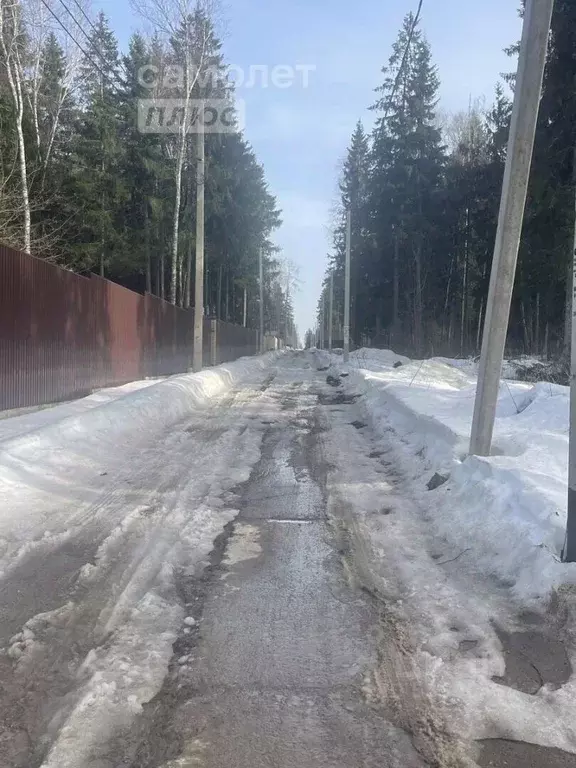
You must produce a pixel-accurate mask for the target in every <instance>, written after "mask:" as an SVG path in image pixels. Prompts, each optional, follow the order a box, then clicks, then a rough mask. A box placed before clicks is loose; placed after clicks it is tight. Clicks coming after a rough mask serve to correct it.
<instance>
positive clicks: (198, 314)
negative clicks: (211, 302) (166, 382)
mask: <svg viewBox="0 0 576 768" xmlns="http://www.w3.org/2000/svg"><path fill="white" fill-rule="evenodd" d="M203 114H204V108H203V106H202V105H201V115H202V117H201V118H200V120H199V122H198V133H197V136H196V140H197V146H198V158H197V161H196V273H195V279H194V350H193V360H192V370H193V371H194V372H195V373H197V372H198V371H201V370H202V347H203V330H204V175H205V171H206V168H205V165H206V163H205V157H204V122H203Z"/></svg>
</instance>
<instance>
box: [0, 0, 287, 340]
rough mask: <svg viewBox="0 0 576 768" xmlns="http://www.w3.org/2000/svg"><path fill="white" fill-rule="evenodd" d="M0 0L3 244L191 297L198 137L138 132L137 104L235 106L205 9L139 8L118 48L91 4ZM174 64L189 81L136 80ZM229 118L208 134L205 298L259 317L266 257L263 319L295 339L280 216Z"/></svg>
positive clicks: (251, 319) (158, 4) (170, 297)
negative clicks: (141, 30) (135, 23)
mask: <svg viewBox="0 0 576 768" xmlns="http://www.w3.org/2000/svg"><path fill="white" fill-rule="evenodd" d="M0 2H1V6H0V7H1V11H2V13H1V14H0V243H3V244H5V245H9V246H12V247H14V248H18V249H21V250H25V251H27V252H29V253H31V254H32V255H34V256H36V257H39V258H43V259H48V260H50V261H53V262H55V263H57V264H59V265H61V266H63V267H65V268H67V269H70V270H74V271H77V272H80V273H86V272H90V271H93V272H97V273H98V274H100V275H102V276H104V277H106V278H109V279H110V280H113V281H116V282H119V283H121V284H123V285H125V286H127V287H129V288H131V289H133V290H136V291H139V292H144V291H147V292H149V293H153V294H155V295H157V296H159V297H161V298H163V299H166V300H167V301H170V302H172V303H174V304H178V305H179V306H182V307H184V308H188V307H190V303H191V296H192V297H193V295H194V256H195V246H196V244H195V231H196V181H197V149H196V143H197V138H196V135H195V134H194V132H192V131H191V130H189V124H187V123H186V122H184V121H182V126H181V128H180V129H178V130H175V131H174V132H172V133H147V132H142V131H141V130H139V124H138V114H137V112H138V103H139V100H141V99H150V98H153V99H165V98H176V97H177V98H178V99H180V102H181V103H184V104H185V106H186V108H188V107H189V106H190V105H191V104H193V103H195V100H198V99H209V98H211V97H214V96H218V98H220V99H224V100H228V101H229V102H230V107H231V110H234V89H233V85H232V83H231V82H230V80H229V78H228V77H227V67H226V62H225V59H224V55H223V52H222V44H221V41H220V40H219V38H218V35H217V33H216V26H217V25H216V23H215V22H214V19H213V13H212V12H211V9H210V7H209V6H208V5H202V4H201V3H200V4H198V3H197V2H196V0H149V1H148V0H145V1H144V2H142V3H140V4H136V3H135V4H134V9H135V11H136V13H137V18H139V19H140V21H141V22H142V26H143V27H146V28H149V29H150V32H149V33H147V34H146V35H144V34H134V35H133V36H132V37H131V39H130V41H129V45H128V48H127V50H126V51H121V50H120V46H119V42H118V40H117V38H116V36H115V34H114V31H113V29H111V26H110V23H109V21H108V19H107V18H106V16H105V15H104V14H103V13H102V12H100V13H99V14H97V15H94V14H93V13H92V12H91V9H90V6H89V5H87V4H86V3H85V0H68V2H66V1H65V0H0ZM171 66H177V67H179V68H180V70H181V71H183V72H184V76H183V82H177V83H172V82H170V81H169V82H166V78H163V77H162V76H161V75H160V76H159V77H157V78H156V79H155V81H154V82H153V83H152V86H151V85H150V83H148V82H146V81H145V80H143V77H142V72H143V71H156V72H159V73H162V72H166V71H169V69H170V67H171ZM143 68H144V69H143ZM208 75H209V76H208ZM151 88H152V90H151ZM232 128H233V129H232V130H231V131H229V132H226V133H206V138H205V154H206V166H205V168H206V170H205V175H204V179H203V182H204V188H205V253H206V269H205V306H206V309H207V311H208V312H209V313H211V314H215V315H217V316H218V317H220V318H222V319H225V320H228V321H231V322H235V323H240V324H241V323H243V322H246V323H247V324H248V325H250V326H253V327H256V326H257V325H258V315H259V283H258V280H259V253H260V251H261V252H262V255H263V262H264V288H265V300H264V307H265V326H266V329H267V330H272V331H277V332H283V333H284V334H287V333H288V332H290V333H291V332H292V331H293V327H294V323H293V317H292V308H291V301H290V277H289V275H290V269H289V267H288V265H286V264H284V263H283V260H282V258H281V256H280V254H278V252H277V249H276V247H275V246H274V245H273V242H272V239H271V236H272V234H273V232H274V230H275V229H276V228H277V227H278V226H279V225H280V223H281V218H280V211H279V210H278V207H277V204H276V200H275V198H274V196H273V195H272V194H271V193H270V191H269V189H268V185H267V182H266V178H265V174H264V169H263V167H262V166H261V165H260V163H259V162H258V160H257V158H256V156H255V154H254V151H253V149H252V148H251V146H250V144H249V143H248V141H247V140H246V138H245V137H244V136H243V134H242V132H241V130H240V129H239V128H237V123H235V122H233V126H232Z"/></svg>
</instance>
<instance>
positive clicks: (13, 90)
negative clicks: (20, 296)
mask: <svg viewBox="0 0 576 768" xmlns="http://www.w3.org/2000/svg"><path fill="white" fill-rule="evenodd" d="M25 42H26V41H25V35H24V29H23V24H22V7H21V5H20V3H19V2H18V0H0V53H1V55H2V66H3V69H4V72H5V74H6V79H7V81H8V85H9V89H10V94H11V97H12V104H13V108H14V116H15V129H16V136H17V142H18V165H19V169H20V187H21V195H22V215H23V223H22V230H23V237H22V239H23V245H24V250H25V251H27V252H28V253H29V252H30V241H31V218H30V197H29V191H28V169H27V162H26V142H25V140H24V130H23V120H24V99H25V94H24V57H25Z"/></svg>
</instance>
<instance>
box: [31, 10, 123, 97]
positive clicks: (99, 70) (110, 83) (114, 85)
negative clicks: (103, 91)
mask: <svg viewBox="0 0 576 768" xmlns="http://www.w3.org/2000/svg"><path fill="white" fill-rule="evenodd" d="M41 2H42V5H44V7H45V8H46V10H47V11H48V12H49V13H50V15H51V16H53V17H54V18H55V19H56V21H57V22H58V24H59V25H60V26H61V27H62V29H63V30H64V32H65V33H66V34H67V35H68V37H69V38H70V39H71V40H72V41H73V42H74V43H75V44H76V45H77V46H78V48H79V50H80V51H81V52H82V53H83V54H84V56H85V57H86V60H87V61H89V62H90V64H92V66H93V67H94V69H96V70H98V72H99V73H100V74H101V75H102V77H103V78H104V79H105V80H106V81H107V82H108V84H109V85H110V86H111V87H112V88H113V89H114V90H115V91H116V95H118V96H121V93H120V91H119V90H118V89H117V87H116V84H115V83H114V82H113V81H112V80H111V79H110V78H109V77H108V75H107V74H106V73H105V72H104V70H103V69H102V68H101V67H100V66H99V65H98V64H96V62H95V61H94V59H93V58H92V57H91V56H90V55H89V54H88V53H87V51H86V50H85V49H84V48H83V47H82V46H81V45H80V43H79V42H78V40H76V38H75V37H74V35H73V34H72V33H71V32H70V30H69V29H68V28H67V27H66V26H65V25H64V23H63V22H62V20H61V19H60V18H58V16H57V15H56V14H55V13H54V11H53V10H52V8H50V6H49V4H48V3H47V2H46V0H41Z"/></svg>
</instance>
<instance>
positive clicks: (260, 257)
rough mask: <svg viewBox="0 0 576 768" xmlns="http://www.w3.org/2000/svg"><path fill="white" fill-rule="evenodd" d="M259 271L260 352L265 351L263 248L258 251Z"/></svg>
mask: <svg viewBox="0 0 576 768" xmlns="http://www.w3.org/2000/svg"><path fill="white" fill-rule="evenodd" d="M258 271H259V275H260V281H259V282H260V352H261V353H262V352H264V265H263V263H262V248H260V250H259V251H258Z"/></svg>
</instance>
